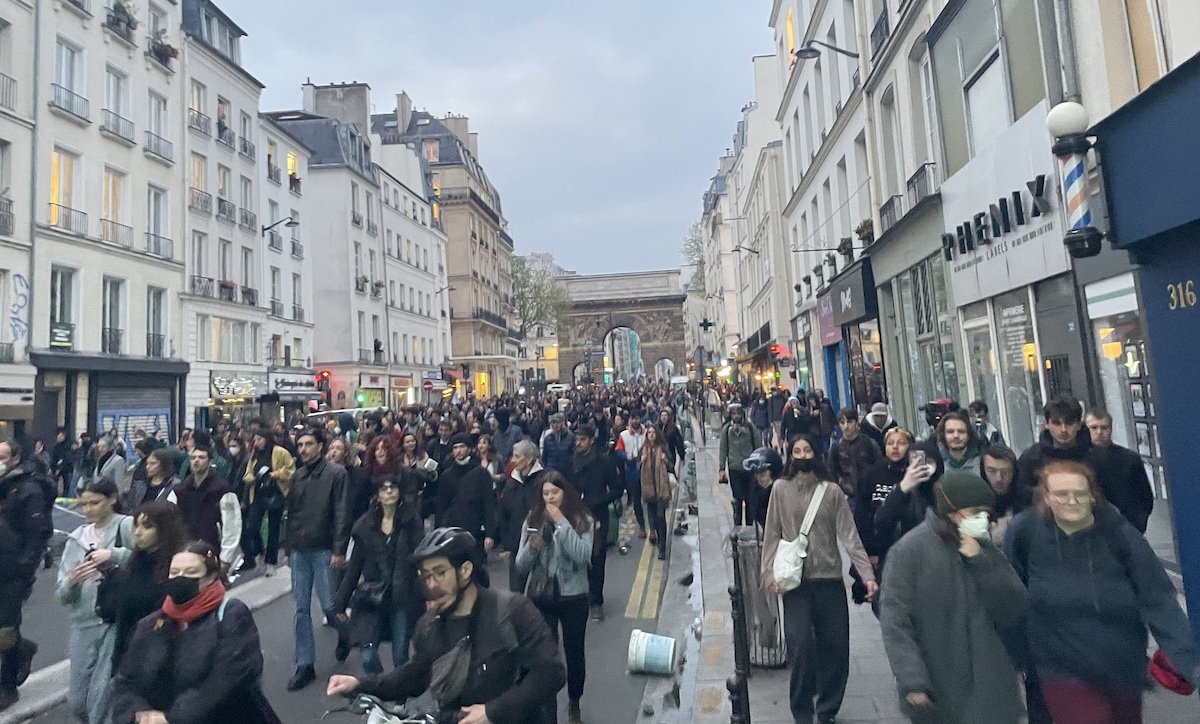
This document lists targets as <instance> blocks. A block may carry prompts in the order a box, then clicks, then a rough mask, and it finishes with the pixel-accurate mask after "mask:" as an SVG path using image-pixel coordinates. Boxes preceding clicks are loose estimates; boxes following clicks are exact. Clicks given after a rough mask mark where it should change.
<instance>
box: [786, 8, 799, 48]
mask: <svg viewBox="0 0 1200 724" xmlns="http://www.w3.org/2000/svg"><path fill="white" fill-rule="evenodd" d="M785 25H786V27H787V49H788V57H789V58H791V57H792V53H793V52H795V50H796V22H795V20H793V19H792V9H791V8H788V14H787V21H786V23H785Z"/></svg>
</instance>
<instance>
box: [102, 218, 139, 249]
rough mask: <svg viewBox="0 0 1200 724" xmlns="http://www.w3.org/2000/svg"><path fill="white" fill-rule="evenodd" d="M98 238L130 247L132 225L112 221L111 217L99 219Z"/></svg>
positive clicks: (131, 245) (131, 244) (131, 243)
mask: <svg viewBox="0 0 1200 724" xmlns="http://www.w3.org/2000/svg"><path fill="white" fill-rule="evenodd" d="M100 238H101V239H104V240H105V241H111V242H112V243H114V244H120V245H121V246H123V247H126V248H129V249H132V248H133V227H132V226H126V225H125V224H121V223H118V222H116V221H112V220H111V219H100Z"/></svg>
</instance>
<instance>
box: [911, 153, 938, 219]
mask: <svg viewBox="0 0 1200 724" xmlns="http://www.w3.org/2000/svg"><path fill="white" fill-rule="evenodd" d="M939 185H940V179H939V178H938V170H937V164H936V163H934V162H933V161H929V162H926V163H923V164H921V167H920V168H918V169H917V172H916V173H914V174H913V175H912V176H910V177H909V179H908V208H909V209H910V210H911V209H912V208H913V207H914V206H916V205H917V204H918V203H920V201H921V199H923V198H925V197H926V196H932V195H933V194H936V193H937V191H938V188H939Z"/></svg>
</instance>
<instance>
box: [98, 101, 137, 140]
mask: <svg viewBox="0 0 1200 724" xmlns="http://www.w3.org/2000/svg"><path fill="white" fill-rule="evenodd" d="M100 119H101V120H100V130H101V131H104V132H105V133H111V134H112V135H114V136H117V137H119V138H123V139H124V140H126V141H129V142H130V143H135V141H134V133H133V121H131V120H129V119H128V118H125V117H123V116H120V115H117V114H116V113H114V112H113V111H110V110H108V109H107V108H105V109H104V110H103V111H101V112H100Z"/></svg>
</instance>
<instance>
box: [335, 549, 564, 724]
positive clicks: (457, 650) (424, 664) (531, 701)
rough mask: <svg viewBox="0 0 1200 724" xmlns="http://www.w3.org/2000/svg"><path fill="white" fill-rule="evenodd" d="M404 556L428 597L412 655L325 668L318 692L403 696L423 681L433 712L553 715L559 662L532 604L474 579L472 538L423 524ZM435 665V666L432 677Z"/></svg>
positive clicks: (466, 719)
mask: <svg viewBox="0 0 1200 724" xmlns="http://www.w3.org/2000/svg"><path fill="white" fill-rule="evenodd" d="M412 560H413V562H414V563H415V564H416V566H417V576H418V579H419V580H420V586H421V591H422V593H423V594H424V596H425V599H426V601H428V607H427V611H426V613H425V614H424V615H423V616H421V619H420V620H419V621H417V626H416V630H415V631H414V633H413V640H412V655H411V656H410V657H409V659H408V661H407V662H406V663H405V664H404V665H403V666H400V667H398V668H395V669H392V670H391V671H390V672H388V673H387V674H384V675H382V676H364V677H362V678H361V679H360V678H358V677H355V676H345V675H340V674H339V675H335V676H331V677H330V678H329V685H328V687H327V688H326V692H325V693H326V695H327V696H333V695H335V694H342V695H344V696H353V695H355V694H359V693H363V694H370V695H372V696H376V697H379V698H380V699H385V700H387V701H401V700H404V699H408V698H411V697H415V696H419V695H420V694H422V693H423V692H424V691H425V690H426V689H428V690H430V691H431V692H432V693H433V695H434V698H435V699H437V701H438V704H439V706H440V708H441V712H442V714H441V716H442V717H443V718H442V719H440V720H439V721H443V720H444V721H457V722H459V723H460V724H488V723H489V722H490V723H491V724H524V723H525V722H536V723H539V724H551V723H552V722H554V721H555V720H556V713H555V710H556V701H555V699H556V696H557V694H558V690H559V689H561V688H562V687H563V685H564V684H565V683H566V669H565V667H564V666H563V660H562V657H561V656H560V654H559V650H558V643H557V642H556V641H555V640H554V636H553V635H552V634H551V633H550V629H549V628H548V627H547V626H546V622H545V619H543V618H542V615H541V614H540V613H539V612H538V610H537V608H536V607H535V606H534V605H533V603H532V602H530V601H529V599H527V598H525V597H524V596H521V595H518V594H514V593H510V592H508V591H496V590H493V589H491V588H487V587H486V586H485V585H483V584H482V582H481V581H479V580H478V579H479V576H480V574H481V573H482V571H481V570H479V569H478V568H477V567H476V545H475V538H474V537H473V536H472V535H471V534H470V533H467V532H466V531H464V530H462V529H460V528H438V529H436V530H434V531H432V532H430V533H429V534H428V535H426V536H425V538H424V539H423V540H422V541H421V543H420V545H418V546H417V549H416V551H415V552H414V553H413V555H412ZM435 664H436V668H437V670H438V671H439V672H441V675H438V676H435V674H434V668H435ZM456 674H462V676H456ZM514 682H515V683H514Z"/></svg>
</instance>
